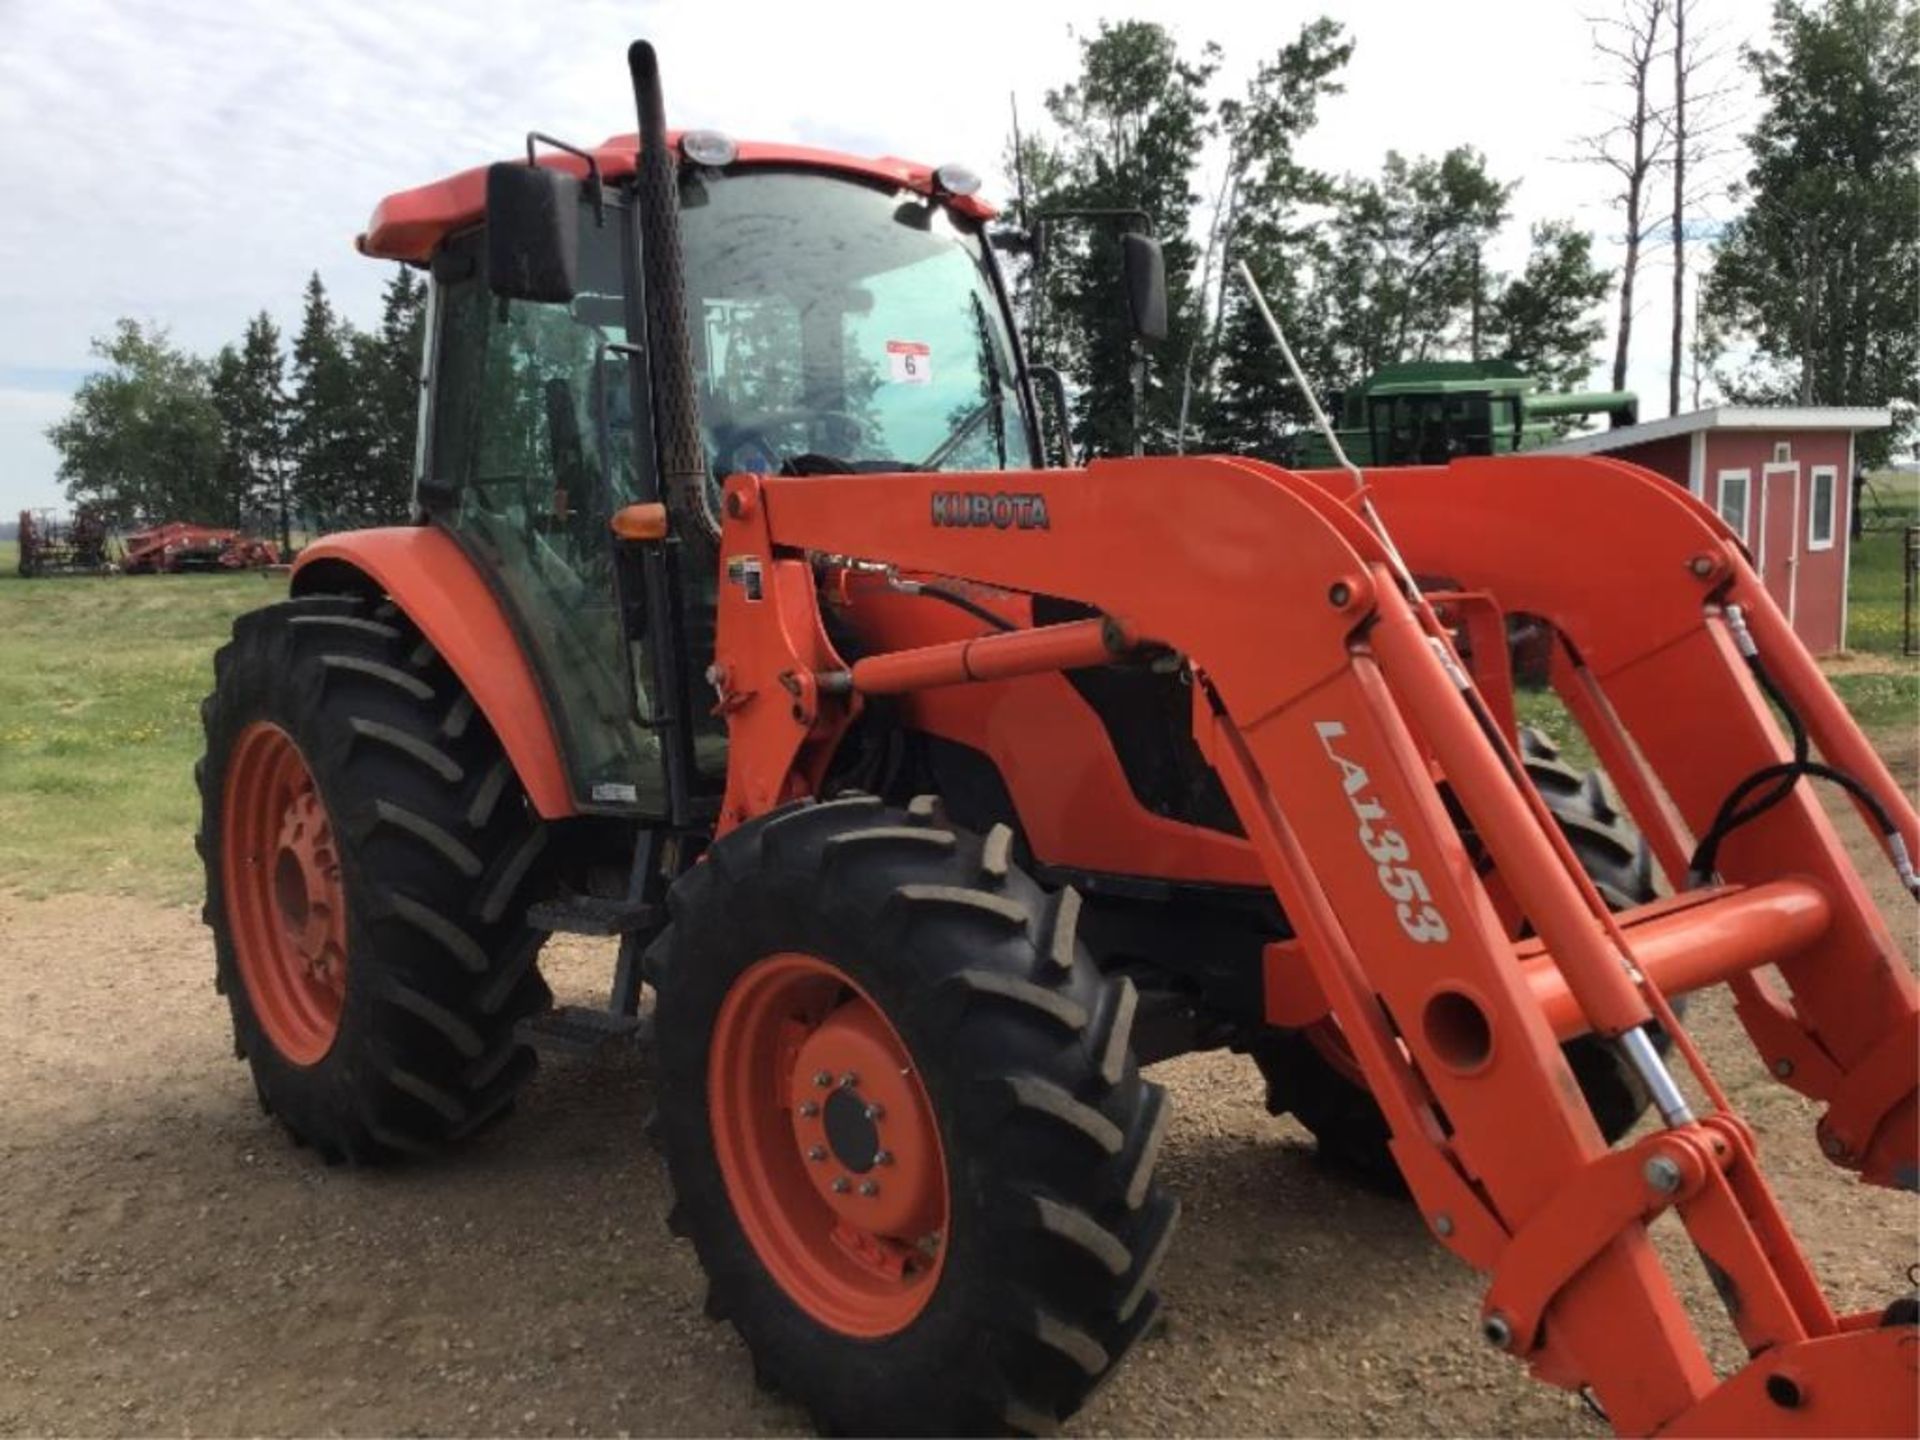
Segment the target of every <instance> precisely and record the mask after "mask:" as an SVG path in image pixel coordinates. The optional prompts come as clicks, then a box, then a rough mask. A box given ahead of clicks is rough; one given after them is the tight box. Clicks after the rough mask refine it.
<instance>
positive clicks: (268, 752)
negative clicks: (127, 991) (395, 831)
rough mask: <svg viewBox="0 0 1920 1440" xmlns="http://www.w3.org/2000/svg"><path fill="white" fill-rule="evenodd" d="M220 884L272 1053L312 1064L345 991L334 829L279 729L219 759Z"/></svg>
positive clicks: (336, 1028) (261, 725)
mask: <svg viewBox="0 0 1920 1440" xmlns="http://www.w3.org/2000/svg"><path fill="white" fill-rule="evenodd" d="M220 823H221V835H222V843H221V857H220V867H221V878H222V880H223V882H224V884H225V888H226V894H227V926H228V929H229V931H230V932H231V933H232V936H233V948H234V957H235V959H236V961H237V962H238V964H239V967H240V980H241V983H242V984H244V985H245V986H246V987H247V999H248V1001H249V1002H250V1003H251V1005H252V1006H253V1013H254V1016H255V1017H256V1018H257V1019H258V1020H259V1022H260V1028H261V1029H262V1030H263V1031H265V1032H266V1036H267V1039H268V1040H269V1041H271V1042H272V1044H273V1047H274V1049H276V1050H278V1051H279V1052H280V1053H281V1055H283V1056H285V1057H286V1058H287V1059H288V1060H289V1061H291V1062H292V1063H293V1064H295V1065H312V1064H313V1063H315V1062H316V1061H318V1060H319V1059H320V1058H321V1057H322V1056H324V1055H325V1054H326V1053H327V1051H328V1050H330V1049H332V1048H333V1041H334V1037H335V1036H336V1035H338V1034H339V1033H340V1011H341V1008H342V1006H343V1005H344V1003H345V1001H346V995H347V900H346V891H345V888H344V887H343V885H342V884H341V880H340V855H339V851H338V849H337V848H336V846H335V844H334V838H333V824H332V822H331V821H330V820H329V819H328V817H327V807H326V806H325V804H324V803H322V801H321V799H320V790H319V787H318V786H316V785H315V784H314V781H313V772H312V771H311V770H309V769H308V768H307V762H306V759H305V757H304V756H302V755H301V753H300V749H299V747H298V746H297V745H295V744H294V743H293V737H292V736H290V735H288V734H287V732H286V731H284V730H282V729H281V728H280V727H279V726H278V725H274V724H271V723H270V722H268V721H265V720H261V721H257V722H255V723H254V724H252V725H249V726H248V727H247V728H246V729H245V730H243V731H241V733H240V738H239V739H238V740H236V741H235V742H234V746H233V753H232V755H231V756H230V757H229V759H228V761H227V778H226V787H225V792H224V797H223V801H222V807H221V821H220Z"/></svg>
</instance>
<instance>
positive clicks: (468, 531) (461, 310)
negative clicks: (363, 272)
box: [361, 132, 1041, 815]
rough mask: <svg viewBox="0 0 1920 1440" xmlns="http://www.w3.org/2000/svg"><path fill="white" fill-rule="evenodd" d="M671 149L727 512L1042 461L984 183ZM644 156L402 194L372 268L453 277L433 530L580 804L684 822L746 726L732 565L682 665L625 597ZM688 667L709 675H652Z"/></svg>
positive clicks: (551, 165) (372, 232)
mask: <svg viewBox="0 0 1920 1440" xmlns="http://www.w3.org/2000/svg"><path fill="white" fill-rule="evenodd" d="M673 143H674V144H675V145H676V146H677V147H678V148H679V149H680V150H681V152H682V153H681V155H680V156H679V159H680V162H681V163H680V164H679V165H678V167H677V186H678V207H679V211H680V232H681V237H682V242H681V243H682V247H683V250H682V253H683V257H684V272H683V282H684V294H685V311H686V320H687V331H688V334H687V342H688V346H687V348H688V352H689V358H690V362H691V368H692V372H693V374H692V381H693V386H692V389H693V394H694V395H695V397H696V401H697V408H698V433H699V444H700V455H699V460H698V463H699V464H700V465H701V467H702V468H703V469H704V471H705V475H706V479H707V482H708V483H707V490H708V497H707V498H708V503H709V506H710V507H713V508H714V510H715V513H717V505H718V496H719V485H720V482H721V481H722V480H723V479H724V478H725V477H726V476H728V475H730V474H736V473H760V474H786V475H795V474H801V475H805V474H832V473H852V472H862V471H885V472H910V471H928V470H942V469H953V470H966V471H991V470H1002V469H1030V468H1033V467H1035V466H1036V465H1037V464H1039V463H1040V461H1039V456H1040V453H1041V451H1040V441H1039V436H1038V433H1037V430H1036V428H1035V420H1034V409H1033V406H1032V405H1031V403H1030V399H1029V393H1028V391H1027V388H1026V379H1025V370H1024V364H1023V361H1022V358H1021V356H1020V353H1019V348H1018V345H1017V341H1016V339H1015V334H1014V328H1013V325H1012V323H1011V320H1010V316H1009V313H1008V308H1007V303H1006V295H1005V290H1004V288H1003V285H1002V282H1001V279H1000V277H999V274H998V272H997V270H996V267H995V263H994V258H993V250H992V247H991V245H990V244H989V242H988V238H987V235H986V233H985V229H984V225H985V221H986V220H987V219H988V218H989V217H990V215H991V213H992V212H991V211H989V210H988V209H987V208H986V207H985V206H983V205H981V204H979V203H978V202H976V201H974V200H973V199H972V198H971V194H970V191H971V189H972V188H973V184H972V177H971V176H968V175H966V174H965V172H963V171H960V170H958V168H957V167H948V168H946V169H943V170H940V171H932V170H928V169H926V168H925V167H918V166H909V165H906V164H904V163H902V162H898V161H892V160H880V161H865V160H857V159H853V158H850V157H846V156H840V155H834V154H830V153H826V152H815V151H808V150H802V149H798V148H794V147H781V146H768V145H754V144H739V145H736V144H734V143H733V142H731V141H728V140H726V139H724V138H723V137H719V136H716V135H713V134H712V133H710V132H702V133H699V134H695V135H692V136H687V137H679V136H676V137H674V140H673ZM636 146H637V142H636V140H635V139H634V137H615V138H613V139H611V140H609V141H608V142H606V143H605V144H604V145H602V146H601V147H599V148H598V149H597V150H594V151H591V152H587V151H578V152H576V151H566V150H562V151H560V152H557V153H548V154H545V155H542V156H541V157H540V164H539V165H538V166H534V165H532V164H529V165H528V166H524V167H520V166H515V167H502V166H496V167H494V170H495V171H498V170H501V169H510V170H518V171H520V172H521V173H520V174H519V175H516V176H512V177H509V180H510V183H509V184H508V186H507V188H505V189H499V188H496V189H493V190H491V192H490V193H485V194H483V180H484V179H485V174H486V172H481V171H470V172H467V173H466V174H464V175H461V176H456V177H454V179H453V180H451V181H448V182H444V183H443V184H441V185H438V186H428V187H425V188H423V189H421V190H416V191H410V192H405V193H403V194H400V195H396V196H393V197H391V198H390V199H389V200H387V201H386V202H385V203H384V204H383V205H382V206H381V207H380V208H379V210H378V211H376V214H375V217H374V222H373V225H372V226H371V227H370V229H369V231H368V233H367V234H366V235H365V236H363V237H362V239H361V248H362V249H363V250H364V251H367V252H368V253H372V254H377V255H386V256H395V257H398V258H403V259H414V260H426V261H427V263H428V265H429V267H430V271H431V274H432V280H433V284H432V290H431V297H432V298H431V306H430V312H429V339H428V361H427V367H426V373H427V377H428V380H427V403H426V406H425V408H424V418H423V422H422V427H421V437H422V449H421V454H420V457H419V462H420V464H419V471H418V485H417V500H418V506H419V509H420V510H421V511H422V512H423V514H424V516H425V517H426V518H428V519H429V520H430V521H431V522H432V523H433V524H435V525H437V526H440V527H442V528H444V529H445V530H446V531H447V532H448V533H449V534H450V535H452V536H453V538H454V539H455V540H457V541H458V543H459V544H460V545H461V547H462V548H463V549H465V550H467V551H468V552H469V553H470V554H471V556H472V557H473V558H474V559H475V560H477V561H478V562H479V563H478V568H479V570H480V571H481V572H482V573H483V574H485V575H487V576H489V577H491V579H492V583H493V586H494V588H495V590H496V591H497V592H498V594H499V598H500V599H501V600H502V601H503V602H504V604H505V606H506V608H507V610H508V611H509V613H510V614H511V616H512V618H513V620H514V622H515V625H516V628H517V630H518V632H519V634H520V637H521V639H522V641H523V644H524V647H525V649H526V651H527V653H528V656H529V658H530V660H531V662H532V663H533V665H534V667H535V669H536V670H537V672H538V675H539V677H540V682H541V689H542V691H543V693H544V695H545V697H546V704H547V709H548V713H549V716H550V718H551V720H552V723H553V725H554V727H555V730H556V733H557V735H558V736H559V738H560V742H561V747H562V749H563V751H564V754H565V762H566V765H567V769H568V771H569V776H570V782H571V786H572V789H573V792H574V796H575V800H576V803H577V804H578V805H579V806H580V807H581V808H582V809H583V810H595V811H610V812H614V813H624V814H637V815H663V814H665V813H666V812H667V810H668V808H669V803H670V792H671V791H672V790H673V789H674V788H675V787H674V786H672V785H670V783H669V776H668V768H669V767H671V766H673V765H675V764H679V765H681V766H682V768H683V771H684V773H683V774H682V775H681V776H680V777H679V781H680V784H681V785H683V786H684V789H685V793H686V796H687V798H688V801H689V802H690V803H693V802H698V800H699V799H700V798H701V797H702V796H707V797H710V796H713V795H717V793H718V790H719V788H720V784H721V781H722V779H723V777H724V771H725V752H724V743H723V737H724V726H723V724H722V722H721V721H720V720H719V719H718V718H717V717H713V716H711V715H709V714H708V711H709V709H710V708H711V703H712V702H711V697H710V695H709V694H708V693H707V691H706V686H705V683H704V680H703V678H702V675H701V673H700V672H701V670H702V669H703V668H704V665H705V659H704V654H705V653H707V652H710V650H711V628H710V627H711V611H712V606H713V587H714V585H715V584H716V583H717V582H716V578H715V576H714V574H713V571H712V569H711V567H710V564H706V565H703V564H701V563H700V562H699V561H698V560H695V559H694V557H692V556H690V555H688V554H686V553H684V552H683V553H681V554H680V555H678V556H677V557H675V558H674V559H673V560H672V561H670V562H669V568H672V569H673V570H674V571H675V573H674V574H673V576H672V577H671V578H670V579H668V578H667V577H664V576H663V577H660V579H661V580H662V581H665V582H666V583H664V584H663V585H662V593H661V595H660V596H659V597H657V598H658V600H664V601H665V602H666V604H665V605H664V606H663V607H658V608H666V609H668V610H670V611H671V612H672V614H674V615H677V616H678V617H680V624H681V626H683V627H684V626H690V627H692V629H691V630H690V631H687V632H686V633H688V634H689V635H690V637H691V638H694V639H699V638H701V637H704V639H705V640H706V642H707V643H706V645H705V646H704V649H702V647H700V646H683V645H680V644H679V643H678V641H677V639H676V637H674V636H671V635H669V634H667V633H666V629H667V627H669V626H670V625H671V623H672V622H671V621H670V620H668V618H667V617H661V621H660V622H659V623H654V624H650V622H649V616H648V613H647V612H648V600H647V596H648V578H647V577H646V576H645V575H643V574H641V573H639V572H640V569H641V567H642V565H643V564H644V563H645V562H643V561H642V559H641V557H639V556H637V555H635V556H629V557H627V558H628V559H629V560H631V561H632V562H633V564H632V567H631V568H632V571H633V573H630V574H629V575H627V576H626V577H625V581H624V583H623V579H622V576H621V574H620V569H621V564H622V557H621V555H620V545H619V542H618V541H617V540H616V539H615V538H614V537H612V536H611V535H610V531H609V527H610V523H611V521H612V519H613V517H614V516H615V515H616V514H618V513H619V512H621V511H622V510H623V509H625V508H626V507H628V506H631V505H635V504H641V503H646V502H652V501H656V500H658V499H659V498H660V490H661V487H660V480H659V475H658V463H657V460H656V437H655V433H654V431H655V425H654V415H655V411H656V408H657V402H656V401H655V399H654V398H653V397H654V395H655V394H656V393H657V384H656V382H657V377H656V376H654V375H653V374H652V373H651V371H650V367H649V364H648V359H649V354H650V350H649V345H648V341H647V324H648V322H647V319H646V316H645V308H644V299H645V297H644V295H643V293H642V282H641V281H640V279H639V277H640V276H641V274H642V273H643V268H642V264H641V252H642V250H643V247H644V245H645V238H644V233H643V225H642V223H641V219H642V217H641V215H640V214H639V210H638V207H637V203H636V200H635V196H634V191H633V186H632V185H631V183H630V181H631V177H632V175H633V173H634V170H635V165H636ZM530 154H531V147H530ZM696 157H698V158H696ZM529 171H531V172H532V173H530V174H529V173H527V172H529ZM491 183H492V184H493V185H495V186H498V185H499V184H500V182H498V181H494V182H491ZM503 254H504V255H510V256H511V257H512V260H511V263H508V262H503V260H502V259H501V257H502V255H503ZM696 543H697V542H696ZM705 558H706V560H707V561H709V562H710V560H711V552H710V551H709V553H708V555H707V556H706V557H705ZM688 562H692V563H688ZM655 583H659V582H658V581H656V582H655ZM694 632H697V633H694ZM670 648H673V649H684V650H686V651H687V652H688V653H689V654H690V655H691V658H692V661H693V663H692V664H691V665H686V666H679V667H676V666H674V665H673V664H672V663H671V662H670V661H668V659H667V657H666V656H665V655H664V654H656V653H654V652H655V651H656V650H666V649H670ZM695 652H697V653H695ZM663 661H664V662H666V663H664V664H663V663H662V662H663ZM676 670H677V671H678V673H673V674H670V673H667V672H672V671H676ZM679 716H685V717H687V720H686V723H685V724H681V723H680V721H679V720H678V718H677V717H679ZM676 746H677V748H678V751H679V755H678V759H677V760H676V757H675V750H676Z"/></svg>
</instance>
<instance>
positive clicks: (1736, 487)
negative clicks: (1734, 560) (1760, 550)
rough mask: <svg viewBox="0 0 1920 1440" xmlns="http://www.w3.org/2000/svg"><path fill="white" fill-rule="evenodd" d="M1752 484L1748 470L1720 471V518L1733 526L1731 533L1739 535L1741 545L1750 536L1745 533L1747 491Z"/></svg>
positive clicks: (1747, 540)
mask: <svg viewBox="0 0 1920 1440" xmlns="http://www.w3.org/2000/svg"><path fill="white" fill-rule="evenodd" d="M1752 485H1753V476H1752V474H1751V473H1750V472H1748V471H1745V470H1722V471H1721V472H1720V518H1721V519H1722V520H1724V521H1726V522H1727V524H1728V525H1730V526H1732V527H1733V533H1734V534H1736V535H1738V536H1739V537H1740V543H1741V544H1742V545H1745V544H1747V543H1748V542H1749V540H1750V538H1751V537H1750V536H1749V535H1748V533H1747V492H1748V491H1749V490H1750V489H1751V488H1752Z"/></svg>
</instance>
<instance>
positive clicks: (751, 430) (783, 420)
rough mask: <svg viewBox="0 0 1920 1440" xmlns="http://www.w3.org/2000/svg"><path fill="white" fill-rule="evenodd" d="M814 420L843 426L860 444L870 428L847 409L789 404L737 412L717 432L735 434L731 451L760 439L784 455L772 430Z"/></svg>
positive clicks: (852, 440)
mask: <svg viewBox="0 0 1920 1440" xmlns="http://www.w3.org/2000/svg"><path fill="white" fill-rule="evenodd" d="M815 421H827V422H831V423H832V424H835V425H839V426H844V427H845V434H846V439H847V441H848V442H849V443H850V444H857V443H858V442H859V441H860V440H862V439H863V438H865V436H866V432H867V427H866V424H865V422H864V421H862V420H861V419H860V417H859V416H857V415H853V414H850V413H848V412H847V411H845V410H813V409H801V408H799V407H790V408H786V409H779V410H752V411H747V412H745V413H743V414H739V415H735V416H734V417H733V418H732V419H731V420H730V421H729V422H728V423H726V424H725V425H716V426H715V427H714V429H715V432H716V433H729V432H730V434H731V436H732V437H733V443H732V445H731V446H730V447H729V449H730V450H738V449H739V448H740V446H741V445H742V444H744V443H745V442H747V441H749V440H757V441H759V442H760V445H761V447H762V448H763V449H764V450H766V451H767V453H768V454H770V455H774V456H780V455H783V454H784V453H785V452H786V447H784V446H780V445H775V444H773V443H772V442H771V440H770V438H769V432H774V433H777V432H779V431H781V430H784V429H788V428H790V427H792V426H795V425H807V424H812V423H813V422H815Z"/></svg>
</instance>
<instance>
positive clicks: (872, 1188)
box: [860, 1180, 880, 1199]
mask: <svg viewBox="0 0 1920 1440" xmlns="http://www.w3.org/2000/svg"><path fill="white" fill-rule="evenodd" d="M860 1193H861V1194H862V1195H865V1196H866V1197H867V1198H869V1199H871V1198H873V1197H874V1196H875V1195H878V1194H879V1193H880V1187H879V1186H878V1185H876V1184H874V1183H873V1181H871V1180H862V1181H861V1182H860Z"/></svg>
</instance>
